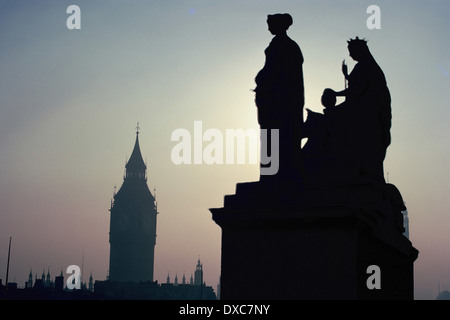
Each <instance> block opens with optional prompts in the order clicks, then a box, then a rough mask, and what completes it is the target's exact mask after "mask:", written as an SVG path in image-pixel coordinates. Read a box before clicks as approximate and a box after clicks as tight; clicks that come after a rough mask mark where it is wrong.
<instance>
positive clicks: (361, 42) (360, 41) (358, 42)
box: [347, 37, 367, 45]
mask: <svg viewBox="0 0 450 320" xmlns="http://www.w3.org/2000/svg"><path fill="white" fill-rule="evenodd" d="M347 43H348V44H349V45H355V44H356V45H365V44H367V40H366V39H360V38H358V37H356V38H355V39H350V40H348V41H347Z"/></svg>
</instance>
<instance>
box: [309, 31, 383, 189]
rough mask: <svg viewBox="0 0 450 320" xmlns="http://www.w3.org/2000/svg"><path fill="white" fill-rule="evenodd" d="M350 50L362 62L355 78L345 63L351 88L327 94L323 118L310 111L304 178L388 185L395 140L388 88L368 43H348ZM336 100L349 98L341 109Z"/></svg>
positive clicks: (343, 67)
mask: <svg viewBox="0 0 450 320" xmlns="http://www.w3.org/2000/svg"><path fill="white" fill-rule="evenodd" d="M348 49H349V53H350V56H351V57H352V58H353V59H354V60H356V61H357V64H356V65H355V67H354V69H353V70H352V72H351V73H350V74H348V70H347V65H346V64H345V62H344V63H343V64H342V72H343V74H344V76H345V78H346V79H347V80H348V82H349V85H348V88H346V89H345V90H343V91H340V92H335V91H334V90H332V89H329V88H328V89H325V90H324V93H323V96H322V104H323V105H324V107H325V109H324V115H322V114H319V113H315V112H312V111H310V110H308V119H307V120H306V123H305V126H304V127H305V129H304V136H305V137H308V142H307V143H306V145H305V147H304V148H303V156H304V158H305V159H304V161H305V173H306V175H307V177H308V178H309V180H310V181H315V182H316V183H322V182H330V181H335V182H337V181H339V180H341V181H340V182H345V183H348V182H350V183H355V182H357V183H360V182H370V183H374V184H378V185H384V184H385V181H384V175H383V161H384V158H385V156H386V149H387V147H388V146H389V144H390V141H391V136H390V128H391V98H390V93H389V89H388V87H387V84H386V78H385V76H384V73H383V71H382V70H381V68H380V67H379V65H378V64H377V63H376V61H375V59H374V58H373V56H372V54H371V53H370V51H369V48H368V46H367V42H366V41H365V40H362V39H359V38H358V37H356V38H355V39H352V40H350V41H348ZM337 96H344V97H345V102H343V103H341V104H340V105H337V106H336V105H335V103H336V97H337Z"/></svg>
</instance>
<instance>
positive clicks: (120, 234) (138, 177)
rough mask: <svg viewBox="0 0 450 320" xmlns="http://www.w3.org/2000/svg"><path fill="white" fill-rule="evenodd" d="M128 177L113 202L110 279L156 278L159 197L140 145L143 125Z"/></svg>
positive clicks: (128, 164)
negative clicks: (150, 184) (152, 188)
mask: <svg viewBox="0 0 450 320" xmlns="http://www.w3.org/2000/svg"><path fill="white" fill-rule="evenodd" d="M125 169H126V172H125V177H124V181H123V184H122V186H121V188H120V189H119V191H118V192H117V193H116V194H115V195H114V201H113V202H112V204H111V209H110V211H111V219H110V232H109V243H110V258H109V279H110V280H111V281H132V282H138V281H153V267H154V255H155V253H154V250H155V244H156V215H157V208H156V202H155V198H154V197H153V195H152V193H151V192H150V190H149V188H148V186H147V175H146V169H147V166H146V164H145V163H144V160H143V159H142V154H141V150H140V147H139V126H138V127H137V130H136V142H135V144H134V149H133V152H132V154H131V156H130V159H129V160H128V162H127V164H126V165H125Z"/></svg>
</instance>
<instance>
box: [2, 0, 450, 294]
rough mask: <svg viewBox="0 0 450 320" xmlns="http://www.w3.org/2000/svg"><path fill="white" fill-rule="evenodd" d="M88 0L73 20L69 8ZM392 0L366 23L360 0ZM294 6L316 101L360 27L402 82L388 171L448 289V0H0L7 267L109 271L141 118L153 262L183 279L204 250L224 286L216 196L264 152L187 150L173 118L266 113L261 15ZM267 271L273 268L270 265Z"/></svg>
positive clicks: (427, 288)
mask: <svg viewBox="0 0 450 320" xmlns="http://www.w3.org/2000/svg"><path fill="white" fill-rule="evenodd" d="M72 4H76V5H78V6H79V7H80V8H81V29H80V30H68V29H67V27H66V20H67V18H68V17H69V14H67V13H66V9H67V7H68V6H69V5H72ZM371 4H376V5H378V6H379V7H380V9H381V29H380V30H369V29H368V28H367V26H366V20H367V18H368V17H369V14H367V13H366V9H367V7H368V6H369V5H371ZM277 12H288V13H290V14H291V15H292V16H293V18H294V24H293V25H292V26H291V28H290V29H289V30H288V34H289V35H290V37H291V38H292V39H294V40H295V41H297V43H298V44H299V45H300V47H301V49H302V52H303V56H304V58H305V63H304V66H303V72H304V78H305V96H306V103H305V107H308V108H310V109H312V110H315V111H321V110H322V107H321V106H320V95H321V93H322V91H323V89H324V88H326V87H330V88H333V89H336V90H341V89H343V86H344V81H343V76H342V74H341V71H340V68H341V62H342V60H343V59H346V61H347V63H348V65H349V68H350V70H351V68H352V67H353V66H354V62H353V61H352V60H351V58H349V57H348V52H347V46H346V45H347V43H346V41H347V40H348V39H349V38H350V37H355V36H359V37H365V38H367V39H368V40H369V42H368V44H369V47H370V49H371V51H372V54H373V55H374V57H375V59H376V60H377V62H378V63H379V65H380V66H381V68H382V69H383V70H384V72H385V75H386V78H387V81H388V86H389V88H390V91H391V95H392V110H393V127H392V131H391V133H392V144H391V146H390V147H389V149H388V153H387V158H386V161H385V171H386V172H389V181H390V182H391V183H393V184H395V185H396V186H397V187H398V188H399V189H400V191H401V193H402V195H403V198H404V200H405V201H406V205H407V207H408V213H409V218H410V239H411V240H412V242H413V245H414V246H415V247H416V248H417V249H418V250H419V251H420V253H419V258H418V260H417V261H416V263H415V266H414V268H415V294H416V298H418V299H434V298H435V297H436V295H437V286H438V281H440V286H441V289H447V290H450V255H449V244H450V232H449V231H450V230H449V229H450V228H449V227H450V212H449V208H450V197H449V181H450V168H449V159H450V148H449V143H448V138H449V133H450V130H449V124H448V121H449V118H450V111H449V110H450V104H449V102H450V90H449V84H450V79H449V72H450V57H449V52H450V44H449V41H448V39H449V38H450V32H449V30H450V22H449V21H450V20H449V16H450V3H449V1H448V0H442V1H439V0H435V1H431V0H430V1H412V0H408V1H406V0H402V1H400V0H399V1H360V0H357V1H356V0H355V1H332V0H327V1H317V0H316V1H312V0H311V1H306V0H305V1H300V0H296V1H284V0H282V1H280V0H276V1H275V0H273V1H268V0H239V1H238V0H226V1H212V0H210V1H181V0H180V1H157V0H152V1H150V0H148V1H143V0H141V1H137V0H130V1H112V0H108V1H106V0H105V1H85V0H84V1H81V0H71V1H61V0H58V1H56V0H55V1H24V0H19V1H13V0H10V1H9V0H1V1H0V278H2V279H3V281H4V279H5V274H6V258H7V252H8V241H9V237H10V236H12V237H13V241H12V255H11V266H10V277H9V280H10V281H14V280H15V281H17V282H18V283H19V285H23V283H24V282H25V281H26V279H27V276H28V273H29V271H30V268H32V270H33V274H38V275H39V276H40V275H41V274H42V271H43V269H45V272H47V269H48V268H50V273H51V275H52V278H53V277H54V276H55V275H57V274H59V273H60V271H61V269H63V271H65V269H66V268H67V266H68V265H71V264H78V265H80V266H81V260H82V256H83V251H84V279H85V280H86V279H87V278H88V276H89V273H90V271H91V270H92V273H93V276H94V278H95V279H97V280H103V279H105V278H106V275H107V271H108V263H109V243H108V232H109V211H108V208H109V205H110V200H111V197H112V194H113V190H114V186H115V185H116V186H117V188H119V187H120V186H121V184H122V181H123V180H122V179H123V173H124V166H125V161H126V159H127V157H129V156H130V154H131V151H132V148H133V145H134V140H135V127H136V123H137V122H138V121H139V123H140V128H141V130H140V131H141V134H140V135H139V138H140V145H141V151H142V154H143V156H144V158H145V159H146V161H147V165H148V170H147V173H148V177H149V179H148V184H149V187H150V188H151V190H153V188H156V189H157V190H156V197H157V200H158V209H159V212H160V214H159V215H158V226H157V235H158V237H157V242H156V253H155V279H156V280H158V281H159V282H165V279H166V277H167V273H168V272H170V275H171V278H172V279H173V278H174V276H175V274H178V277H179V280H181V277H182V275H183V273H185V274H186V277H187V278H189V277H190V274H191V273H192V272H193V271H194V269H195V265H196V262H197V259H198V257H199V256H200V258H201V260H202V262H203V267H204V273H205V274H204V279H205V281H206V283H207V284H208V285H212V286H213V287H214V288H215V286H216V285H217V283H218V281H219V272H220V245H221V243H220V228H219V227H218V226H217V225H216V224H215V223H214V222H213V221H212V220H211V214H210V212H209V210H208V209H209V208H213V207H222V206H223V196H224V195H226V194H232V193H234V192H235V185H236V183H237V182H243V181H253V180H257V179H258V170H259V169H258V165H250V164H246V165H206V164H203V165H179V166H177V165H175V164H173V163H172V161H171V157H170V155H171V150H172V148H173V147H174V146H175V144H176V142H172V141H171V139H170V137H171V133H172V132H173V131H174V130H176V129H178V128H186V129H188V130H189V131H191V132H193V125H194V121H196V120H198V121H202V124H203V129H204V130H206V129H208V128H217V129H219V130H223V132H225V130H226V129H237V128H242V129H250V128H254V129H257V128H258V124H257V120H256V108H255V106H254V102H253V99H254V96H253V93H252V92H250V91H249V89H251V88H254V86H255V84H254V77H255V75H256V73H257V72H258V71H259V70H260V69H261V67H262V66H263V64H264V49H265V48H266V47H267V46H268V44H269V42H270V40H271V38H272V36H271V35H270V33H269V32H268V31H267V25H266V16H267V14H270V13H277ZM261 281H263V279H261Z"/></svg>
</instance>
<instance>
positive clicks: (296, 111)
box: [254, 13, 304, 177]
mask: <svg viewBox="0 0 450 320" xmlns="http://www.w3.org/2000/svg"><path fill="white" fill-rule="evenodd" d="M292 22H293V21H292V17H291V16H290V15H289V14H287V13H285V14H273V15H268V17H267V24H268V28H269V31H270V32H271V33H272V34H273V35H274V37H273V39H272V41H271V42H270V44H269V46H268V47H267V48H266V50H265V51H264V52H265V55H266V61H265V64H264V67H263V69H262V70H261V71H259V73H258V74H257V76H256V78H255V82H256V88H255V90H254V91H255V103H256V106H257V108H258V122H259V124H260V126H261V129H268V130H270V129H279V139H280V140H279V141H280V144H279V164H280V165H279V171H278V173H277V175H278V176H283V177H290V176H293V175H295V173H298V168H299V163H300V150H301V148H300V142H301V133H300V132H301V131H300V130H301V127H302V124H303V105H304V87H303V70H302V64H303V55H302V52H301V50H300V47H299V46H298V45H297V43H296V42H295V41H293V40H292V39H291V38H289V37H288V35H287V33H286V31H287V30H288V28H289V27H290V26H291V25H292ZM267 136H268V139H269V141H268V144H267V150H271V148H270V143H271V142H270V136H271V135H270V134H269V133H268V135H267ZM272 156H274V155H272Z"/></svg>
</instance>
